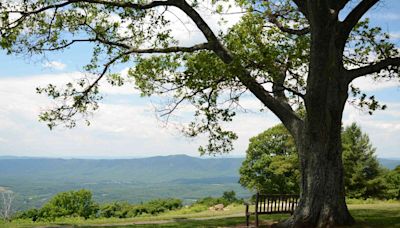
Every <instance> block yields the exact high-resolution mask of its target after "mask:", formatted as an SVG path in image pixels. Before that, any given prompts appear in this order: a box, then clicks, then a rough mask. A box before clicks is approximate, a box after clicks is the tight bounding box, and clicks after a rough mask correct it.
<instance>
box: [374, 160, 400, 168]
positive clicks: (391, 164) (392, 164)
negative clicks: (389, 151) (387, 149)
mask: <svg viewBox="0 0 400 228" xmlns="http://www.w3.org/2000/svg"><path fill="white" fill-rule="evenodd" d="M378 160H379V163H381V165H382V166H383V167H386V168H388V169H394V168H396V166H398V165H400V159H395V158H393V159H389V158H378Z"/></svg>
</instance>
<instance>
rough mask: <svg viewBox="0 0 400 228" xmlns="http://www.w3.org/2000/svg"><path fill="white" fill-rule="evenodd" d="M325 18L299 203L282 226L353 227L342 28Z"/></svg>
mask: <svg viewBox="0 0 400 228" xmlns="http://www.w3.org/2000/svg"><path fill="white" fill-rule="evenodd" d="M315 12H322V11H318V10H316V11H315ZM328 14H329V12H328V13H327V14H326V15H328ZM326 15H313V16H315V21H314V22H313V24H312V33H311V34H312V41H311V53H310V54H311V56H310V68H309V74H308V78H307V94H306V97H305V106H306V118H305V123H304V126H303V128H302V129H301V131H299V132H301V133H300V134H299V135H296V137H295V138H296V144H297V150H298V153H299V158H300V159H299V160H300V168H301V177H302V179H301V194H300V202H299V206H298V208H297V209H296V211H295V213H294V214H293V216H292V217H291V218H290V219H288V220H287V221H285V222H284V223H282V224H280V225H281V226H283V227H334V226H340V225H351V224H353V223H354V219H353V217H352V216H351V215H350V213H349V211H348V209H347V205H346V202H345V189H344V177H343V173H344V172H343V164H342V143H341V127H342V123H341V121H342V114H343V110H344V106H345V103H346V100H347V97H348V91H347V90H348V82H347V81H346V80H345V77H344V75H343V68H342V56H343V48H342V47H340V46H338V45H339V44H338V43H337V38H336V36H335V34H337V33H336V32H335V30H336V29H337V27H336V24H334V23H331V20H330V18H329V17H330V16H329V15H328V16H326ZM336 16H337V15H336ZM334 17H335V15H333V16H332V17H331V18H333V19H334V20H333V21H335V20H336V19H337V18H334ZM324 20H326V21H324Z"/></svg>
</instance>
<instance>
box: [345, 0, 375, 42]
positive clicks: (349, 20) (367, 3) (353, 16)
mask: <svg viewBox="0 0 400 228" xmlns="http://www.w3.org/2000/svg"><path fill="white" fill-rule="evenodd" d="M378 1H379V0H363V1H362V2H360V3H359V4H358V5H357V6H356V7H355V8H354V9H353V10H352V11H351V12H350V13H349V14H348V15H347V17H346V19H344V21H343V22H342V23H341V26H342V36H343V38H344V40H347V38H348V36H349V35H350V32H351V30H353V28H354V26H356V24H357V23H358V21H359V20H360V19H361V17H362V16H363V15H364V14H365V13H366V12H367V11H368V10H369V9H371V8H372V7H373V6H374V5H375V4H376V3H377V2H378Z"/></svg>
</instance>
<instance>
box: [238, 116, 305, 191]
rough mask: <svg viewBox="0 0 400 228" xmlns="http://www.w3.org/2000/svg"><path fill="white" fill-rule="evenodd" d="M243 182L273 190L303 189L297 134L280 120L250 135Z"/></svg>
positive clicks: (241, 172)
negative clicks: (262, 130)
mask: <svg viewBox="0 0 400 228" xmlns="http://www.w3.org/2000/svg"><path fill="white" fill-rule="evenodd" d="M239 172H240V180H239V183H240V184H241V185H242V186H244V187H247V188H249V189H251V190H254V191H257V192H261V193H269V194H295V193H299V178H300V173H299V160H298V155H297V152H296V147H295V145H294V141H293V137H291V136H290V134H289V132H288V131H287V130H286V128H285V127H284V126H283V125H281V124H279V125H276V126H274V127H272V128H270V129H268V130H266V131H264V132H263V133H261V134H259V135H257V136H255V137H253V138H251V139H250V144H249V147H248V149H247V151H246V159H245V160H244V161H243V164H242V166H241V167H240V171H239Z"/></svg>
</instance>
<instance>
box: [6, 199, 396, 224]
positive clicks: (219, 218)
mask: <svg viewBox="0 0 400 228" xmlns="http://www.w3.org/2000/svg"><path fill="white" fill-rule="evenodd" d="M349 208H350V211H351V213H352V215H353V216H354V217H355V219H356V220H357V224H356V225H355V226H352V227H357V228H358V227H378V228H381V227H382V228H391V227H400V202H374V203H369V204H366V203H361V204H350V205H349ZM287 216H288V215H265V216H261V221H262V224H264V227H267V224H271V223H273V222H277V221H279V220H282V219H285V218H287ZM253 219H254V218H253ZM241 225H245V217H244V207H243V206H242V205H236V206H229V207H227V210H225V211H202V212H197V213H193V212H192V211H190V210H188V209H186V208H183V209H181V210H178V211H171V212H168V213H164V214H162V215H158V216H142V217H136V218H130V219H89V220H84V219H78V218H69V219H62V220H58V221H54V222H51V223H32V222H29V221H26V220H19V221H13V222H12V223H0V227H10V228H11V227H63V226H64V227H71V226H72V227H81V228H83V227H85V228H88V227H103V226H107V227H110V226H112V227H114V228H127V227H236V226H241Z"/></svg>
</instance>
